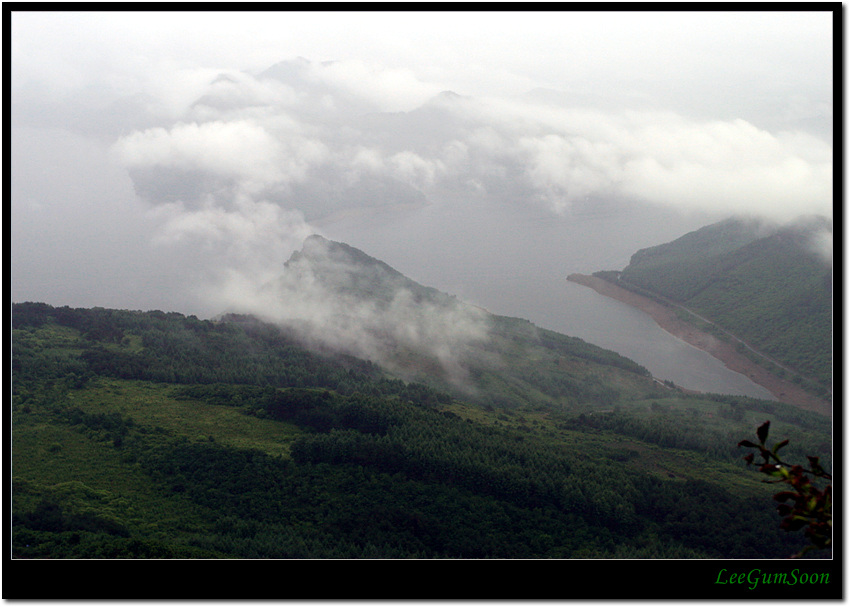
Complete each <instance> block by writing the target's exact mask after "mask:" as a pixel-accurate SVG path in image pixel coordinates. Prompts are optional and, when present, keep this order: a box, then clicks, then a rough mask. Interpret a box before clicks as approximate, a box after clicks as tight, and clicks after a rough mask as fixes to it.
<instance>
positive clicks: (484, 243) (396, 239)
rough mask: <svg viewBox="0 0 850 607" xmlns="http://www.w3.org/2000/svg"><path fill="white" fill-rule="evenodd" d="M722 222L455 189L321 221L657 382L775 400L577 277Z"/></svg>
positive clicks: (427, 281)
mask: <svg viewBox="0 0 850 607" xmlns="http://www.w3.org/2000/svg"><path fill="white" fill-rule="evenodd" d="M719 219H722V217H719V216H714V215H712V214H710V213H700V214H696V213H691V214H685V213H680V212H678V211H676V210H674V209H670V208H664V207H650V206H646V205H639V204H619V205H617V204H607V205H604V204H603V205H598V206H597V207H586V208H585V209H583V210H573V211H570V212H566V213H563V214H555V213H552V212H551V211H550V210H549V209H546V208H545V207H543V206H540V205H535V204H528V203H506V202H504V201H503V202H501V203H499V204H494V203H493V201H492V200H487V199H485V198H475V197H470V198H464V199H459V198H451V197H448V196H447V197H445V198H443V199H441V200H439V201H437V202H432V203H431V204H428V205H423V206H420V207H415V208H411V207H409V206H408V207H394V206H384V207H378V208H374V209H367V210H363V209H361V210H360V211H359V212H357V213H348V214H343V215H340V216H337V217H331V218H325V219H324V220H322V221H318V222H315V221H314V222H313V223H314V225H317V226H318V227H319V228H320V229H321V231H322V233H323V235H325V236H326V237H328V238H330V239H332V240H339V241H342V242H346V243H348V244H350V245H352V246H354V247H357V248H359V249H361V250H363V251H364V252H366V253H367V254H369V255H371V256H373V257H377V258H378V259H381V260H382V261H384V262H386V263H388V264H389V265H390V266H392V267H393V268H395V269H396V270H398V271H400V272H402V273H404V274H405V275H407V276H408V277H410V278H412V279H413V280H416V281H417V282H420V283H421V284H424V285H427V286H432V287H435V288H437V289H440V290H442V291H445V292H448V293H451V294H454V295H456V296H457V297H459V298H460V299H462V300H464V301H468V302H470V303H473V304H476V305H479V306H481V307H483V308H485V309H487V310H489V311H490V312H492V313H494V314H500V315H505V316H516V317H519V318H524V319H526V320H530V321H531V322H533V323H534V324H536V325H538V326H540V327H543V328H547V329H551V330H554V331H558V332H559V333H563V334H565V335H570V336H573V337H578V338H581V339H583V340H585V341H587V342H589V343H593V344H595V345H598V346H601V347H603V348H607V349H610V350H613V351H615V352H618V353H620V354H622V355H623V356H626V357H628V358H630V359H632V360H634V361H636V362H637V363H639V364H641V365H643V366H644V367H646V368H647V369H648V370H649V371H650V372H651V373H652V375H653V376H654V377H656V378H658V379H661V380H667V381H672V382H673V383H675V384H676V385H678V386H681V387H683V388H687V389H690V390H696V391H699V392H714V393H721V394H734V395H743V396H753V397H757V398H767V399H773V397H772V395H771V394H770V393H769V392H768V391H767V390H766V389H765V388H763V387H761V386H759V385H757V384H755V383H753V382H752V381H751V380H750V379H749V378H747V377H746V376H744V375H742V374H740V373H737V372H734V371H732V370H730V369H728V368H727V367H726V366H725V365H724V364H723V363H722V362H721V361H719V360H718V359H716V358H714V357H712V356H711V355H709V354H707V353H706V352H703V351H702V350H699V349H698V348H695V347H694V346H691V345H690V344H688V343H686V342H684V341H682V340H680V339H678V338H676V337H674V336H673V335H671V334H670V333H667V332H666V331H664V330H663V329H661V327H659V326H658V325H657V324H656V323H655V321H654V320H653V319H652V318H651V317H650V316H649V315H647V314H646V313H644V312H642V311H640V310H637V309H635V308H632V307H631V306H628V305H626V304H624V303H621V302H619V301H616V300H613V299H610V298H607V297H605V296H602V295H599V294H598V293H596V292H595V291H593V290H592V289H589V288H587V287H583V286H581V285H577V284H574V283H570V282H567V280H566V277H567V276H568V275H569V274H571V273H574V272H575V273H584V274H591V273H593V272H595V271H598V270H617V269H622V268H624V267H625V266H626V265H627V264H628V262H629V259H630V257H631V255H632V254H633V253H635V252H636V251H637V250H638V249H641V248H644V247H648V246H653V245H656V244H660V243H664V242H669V241H671V240H673V239H675V238H678V237H679V236H681V235H683V234H685V233H687V232H690V231H693V230H695V229H698V228H700V227H703V226H704V225H708V224H709V223H713V222H714V221H718V220H719Z"/></svg>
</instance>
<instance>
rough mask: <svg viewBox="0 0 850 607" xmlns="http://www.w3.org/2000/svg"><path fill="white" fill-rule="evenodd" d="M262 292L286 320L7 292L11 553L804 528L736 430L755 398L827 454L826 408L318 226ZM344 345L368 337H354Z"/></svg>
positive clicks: (374, 545)
mask: <svg viewBox="0 0 850 607" xmlns="http://www.w3.org/2000/svg"><path fill="white" fill-rule="evenodd" d="M298 286H300V287H301V288H302V290H303V291H304V292H302V293H299V291H298V288H297V287H298ZM268 290H269V294H270V297H269V299H268V300H267V301H269V302H272V301H277V300H280V301H281V302H282V303H281V308H280V309H278V310H277V312H278V313H282V312H289V313H292V314H291V315H290V316H288V317H286V320H284V317H283V316H278V317H277V318H276V320H275V321H274V322H269V321H268V320H267V319H260V318H257V317H256V316H254V315H247V314H241V315H240V314H234V313H231V314H227V315H224V316H223V317H222V318H220V319H217V320H200V319H198V318H195V317H192V316H188V317H187V316H183V315H181V314H177V313H173V312H170V313H165V312H162V311H156V310H155V311H147V312H142V311H130V310H111V309H104V308H92V309H80V308H69V307H67V306H63V307H53V306H50V305H47V304H43V303H34V302H25V303H17V304H13V307H12V365H11V366H12V377H13V382H12V399H11V412H10V416H11V422H12V426H11V427H12V439H13V440H12V443H11V445H12V451H11V455H12V457H11V461H12V475H11V477H12V517H11V524H12V533H11V538H12V553H13V556H14V557H16V558H17V559H32V558H38V559H43V558H51V559H56V558H87V559H92V558H95V559H114V558H145V559H157V558H180V559H185V558H194V559H199V558H200V559H218V558H236V559H254V558H269V559H270V558H287V559H329V558H336V559H340V558H345V559H355V558H356V559H363V558H383V559H407V558H428V559H483V558H497V559H530V558H535V559H536V558H582V559H631V558H676V559H705V558H752V559H756V558H757V559H764V558H781V557H784V556H788V555H790V554H793V553H794V552H796V551H798V550H799V549H800V548H801V547H802V546H803V545H804V544H805V540H804V538H802V537H800V536H799V535H797V534H789V533H786V532H784V531H782V530H781V529H779V526H778V522H779V519H778V517H777V515H776V513H775V511H774V505H773V504H774V502H773V500H772V499H771V493H772V490H771V488H770V487H769V486H766V485H765V484H764V483H762V482H760V478H757V477H758V476H759V475H758V474H757V473H756V472H754V471H752V470H749V469H747V468H746V467H745V466H744V463H743V461H742V459H741V458H742V455H743V454H742V452H741V451H740V450H739V449H738V447H737V444H738V442H739V441H740V440H741V439H742V438H747V437H749V436H751V435H752V433H753V428H755V427H756V426H757V425H758V424H760V423H762V422H763V421H764V420H766V419H767V420H770V421H771V423H772V432H773V434H774V436H782V435H784V436H790V437H791V438H792V441H791V444H789V446H788V447H787V457H789V458H796V459H800V458H803V457H804V456H805V455H806V454H811V453H818V454H822V455H823V458H822V460H821V462H822V464H823V465H824V466H825V467H829V466H830V465H831V460H830V457H829V452H830V440H831V438H830V437H831V423H830V420H829V419H828V418H826V417H824V416H820V415H817V414H814V413H811V412H806V411H801V410H799V409H797V408H794V407H790V406H787V405H783V404H781V403H777V402H772V401H761V400H756V399H749V398H743V397H731V396H722V395H689V394H686V393H683V392H681V391H679V390H676V389H675V388H674V387H673V386H669V385H663V384H662V383H660V382H657V381H654V380H653V379H652V378H651V377H649V376H648V375H647V374H646V372H645V371H643V370H642V369H641V368H640V367H639V366H638V365H636V364H635V363H633V362H632V361H629V360H627V359H624V358H623V357H621V356H619V355H617V354H615V353H612V352H608V351H606V350H603V349H601V348H597V347H595V346H592V345H590V344H586V343H585V342H583V341H581V340H578V339H576V338H571V337H568V336H564V335H560V334H557V333H554V332H552V331H548V330H545V329H543V328H540V327H536V326H535V325H533V324H532V323H530V322H528V321H526V320H523V319H517V318H507V317H500V316H496V315H492V314H489V313H487V312H486V311H484V310H481V309H479V308H476V307H474V306H470V305H469V304H466V303H464V302H461V301H459V300H457V299H456V298H453V297H452V296H450V295H446V294H444V293H441V292H439V291H437V290H435V289H431V288H429V287H425V286H422V285H420V284H418V283H416V282H415V281H412V280H411V279H409V278H407V277H405V276H404V275H403V274H401V273H399V272H397V271H396V270H394V269H393V268H391V267H390V266H388V265H387V264H385V263H383V262H381V261H380V260H377V259H375V258H372V257H370V256H368V255H367V254H365V253H363V252H362V251H359V250H357V249H355V248H353V247H350V246H348V245H345V244H343V243H334V242H331V241H328V240H326V239H324V238H321V237H311V238H308V239H307V241H306V242H305V243H304V247H303V248H302V249H301V251H299V252H297V253H296V254H293V256H292V257H291V258H290V259H289V260H288V261H287V262H286V264H285V265H284V268H283V272H282V275H281V277H280V279H279V280H277V281H274V282H272V283H270V284H269V285H268ZM271 295H275V296H276V297H277V298H278V299H275V298H273V297H271ZM299 297H300V299H299ZM322 298H327V299H322ZM323 305H325V306H326V307H324V308H322V306H323ZM320 308H321V309H320ZM308 310H310V311H311V312H312V316H310V315H309V314H308V313H307V311H308ZM296 312H297V313H300V316H299V315H298V314H295V313H296ZM323 314H327V316H325V317H324V319H325V320H326V321H327V322H329V323H335V324H333V328H334V331H330V332H324V333H322V332H320V331H319V327H320V322H319V321H320V320H321V319H322V318H323V317H322V315H323ZM336 315H341V318H338V317H337V316H336ZM447 319H448V321H450V320H452V319H462V320H464V321H470V319H472V320H474V323H473V326H474V328H475V331H467V332H466V333H464V331H462V330H459V328H458V330H456V331H455V332H454V336H452V334H451V333H452V332H451V331H448V330H447V329H451V328H452V327H453V325H452V324H451V322H448V321H447ZM308 320H309V322H308ZM358 320H359V321H362V326H360V327H359V328H358V330H357V331H355V328H356V327H355V322H356V321H358ZM400 321H403V322H400ZM397 322H400V324H399V325H398V326H393V325H394V323H397ZM341 329H348V331H349V333H348V334H346V335H342V336H340V335H336V336H335V335H334V333H335V331H337V330H341ZM458 334H459V335H458ZM335 337H341V339H334V338H335ZM355 338H356V339H355ZM369 338H371V340H369ZM443 339H449V340H450V341H449V342H448V343H449V344H450V346H451V347H446V346H445V344H444V343H442V342H441V340H443ZM452 339H453V340H454V341H451V340H452ZM364 342H365V343H366V345H368V346H369V347H370V348H376V349H375V350H374V352H375V353H376V354H379V355H381V358H380V359H365V358H362V357H359V356H357V355H355V354H354V353H353V352H356V349H355V347H363V343H364ZM384 361H386V362H387V363H388V366H384V364H383V363H384Z"/></svg>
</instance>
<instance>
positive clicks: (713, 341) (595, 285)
mask: <svg viewBox="0 0 850 607" xmlns="http://www.w3.org/2000/svg"><path fill="white" fill-rule="evenodd" d="M567 280H569V281H571V282H574V283H577V284H580V285H583V286H586V287H590V288H591V289H593V290H594V291H596V292H597V293H599V294H600V295H605V296H606V297H611V298H612V299H616V300H617V301H621V302H623V303H625V304H628V305H630V306H634V307H635V308H638V309H640V310H643V311H644V312H646V313H647V314H649V315H650V316H651V317H652V318H653V320H655V322H656V323H658V326H660V327H661V328H662V329H664V330H665V331H667V332H668V333H670V334H671V335H674V336H675V337H677V338H679V339H681V340H683V341H685V342H687V343H689V344H691V345H693V346H695V347H697V348H699V349H700V350H703V351H705V352H708V353H709V354H711V355H712V356H713V357H715V358H717V359H718V360H720V361H721V362H723V364H725V365H726V366H727V367H728V368H729V369H731V370H733V371H736V372H738V373H741V374H743V375H746V376H747V377H749V378H750V380H752V381H753V382H754V383H756V384H758V385H760V386H763V387H764V388H766V389H767V390H768V391H769V392H770V393H771V394H773V396H774V397H775V398H776V400H778V401H780V402H783V403H788V404H790V405H795V406H798V407H800V408H803V409H809V410H811V411H817V412H818V413H822V414H824V415H829V416H832V404H831V403H829V402H827V401H824V400H822V399H819V398H817V397H816V396H813V395H811V394H809V393H808V392H806V391H804V390H803V389H802V388H800V387H799V386H797V385H796V384H794V383H792V382H790V381H787V380H784V379H782V378H781V377H777V376H776V375H774V374H772V373H770V372H769V371H767V370H766V369H764V368H763V367H761V366H759V365H757V364H756V363H755V362H753V361H752V360H750V359H749V358H747V357H746V356H744V355H743V354H741V353H739V352H738V351H737V350H736V349H735V346H734V345H732V344H730V343H728V342H725V341H722V340H720V339H717V338H716V337H715V336H713V335H711V334H709V333H706V332H704V331H700V330H699V329H697V328H696V327H694V326H693V325H691V324H690V323H688V322H685V321H684V320H682V319H680V318H679V317H678V316H677V315H676V312H675V310H673V309H672V308H670V307H668V306H666V305H664V304H662V303H659V302H657V301H655V300H652V299H650V298H648V297H644V296H643V295H639V294H637V293H634V292H632V291H629V290H628V289H624V288H622V287H619V286H617V285H615V284H613V283H611V282H608V281H607V280H603V279H602V278H597V277H596V276H588V275H585V274H571V275H570V276H568V277H567Z"/></svg>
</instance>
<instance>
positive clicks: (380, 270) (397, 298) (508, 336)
mask: <svg viewBox="0 0 850 607" xmlns="http://www.w3.org/2000/svg"><path fill="white" fill-rule="evenodd" d="M266 294H267V296H268V300H272V301H275V302H278V304H279V305H278V309H277V310H276V311H275V313H274V314H271V315H266V316H265V317H264V319H265V320H269V321H272V322H275V323H277V324H279V325H281V326H285V327H287V328H288V329H289V330H290V331H292V332H293V333H294V334H296V335H298V336H299V337H300V338H301V339H302V340H304V342H305V343H307V344H308V345H309V346H310V347H312V348H314V349H318V350H321V351H324V352H341V353H345V354H348V355H352V356H357V357H360V358H365V359H368V360H371V361H373V362H376V363H378V364H380V365H381V366H383V367H385V368H386V369H388V370H390V371H391V372H393V373H395V374H396V375H398V376H399V377H401V378H403V379H406V380H414V381H419V382H423V383H426V384H429V385H432V386H435V387H437V388H439V389H442V390H449V391H453V392H455V393H456V394H462V395H463V396H464V397H467V398H470V397H472V398H475V399H477V400H479V401H481V402H496V403H501V404H503V405H508V406H515V405H519V404H528V403H530V402H532V401H534V400H535V399H538V398H542V399H543V400H544V401H546V402H548V403H549V404H562V405H563V404H567V403H571V402H576V401H577V400H580V399H581V398H583V396H582V395H584V396H587V395H590V394H596V395H597V396H600V395H602V394H603V393H604V394H605V395H606V396H605V397H604V400H606V401H609V402H613V400H615V399H616V397H617V395H618V394H619V392H618V390H616V389H612V387H611V386H608V385H606V383H605V382H601V381H600V378H601V377H603V376H604V377H609V378H613V377H614V376H616V377H617V380H616V381H615V382H614V384H616V385H618V386H620V387H621V388H624V389H626V390H628V391H635V392H640V393H649V392H652V391H653V390H654V388H653V385H652V381H651V379H650V378H649V373H648V371H647V370H646V369H644V368H643V367H641V366H640V365H638V364H637V363H635V362H633V361H631V360H629V359H627V358H625V357H623V356H620V355H619V354H617V353H615V352H612V351H608V350H604V349H602V348H599V347H597V346H594V345H592V344H588V343H586V342H584V341H582V340H581V339H578V338H574V337H568V336H565V335H560V334H558V333H555V332H553V331H549V330H546V329H543V328H540V327H537V326H535V325H533V324H532V323H530V322H529V321H527V320H523V319H518V318H509V317H503V316H498V315H494V314H491V313H489V312H488V311H486V310H484V309H482V308H480V307H478V306H474V305H471V304H469V303H467V302H464V301H461V300H459V299H458V298H457V297H454V296H452V295H449V294H447V293H443V292H441V291H439V290H437V289H434V288H431V287H427V286H423V285H421V284H419V283H417V282H416V281H414V280H411V279H410V278H408V277H406V276H404V275H403V274H402V273H400V272H398V271H397V270H395V269H393V268H392V267H390V266H389V265H387V264H386V263H384V262H382V261H380V260H378V259H375V258H374V257H371V256H369V255H367V254H366V253H364V252H363V251H360V250H359V249H356V248H354V247H351V246H349V245H347V244H345V243H340V242H333V241H330V240H327V239H325V238H324V237H322V236H318V235H313V236H310V237H309V238H307V239H306V240H305V242H304V244H303V247H302V249H301V250H300V251H296V252H295V253H293V254H292V256H291V257H290V259H289V260H288V261H287V262H286V263H285V264H284V268H283V272H282V274H281V276H280V277H279V278H278V279H277V280H275V281H273V282H272V283H270V284H269V285H268V286H267V287H266ZM259 315H260V316H262V314H259ZM541 361H545V363H542V362H541Z"/></svg>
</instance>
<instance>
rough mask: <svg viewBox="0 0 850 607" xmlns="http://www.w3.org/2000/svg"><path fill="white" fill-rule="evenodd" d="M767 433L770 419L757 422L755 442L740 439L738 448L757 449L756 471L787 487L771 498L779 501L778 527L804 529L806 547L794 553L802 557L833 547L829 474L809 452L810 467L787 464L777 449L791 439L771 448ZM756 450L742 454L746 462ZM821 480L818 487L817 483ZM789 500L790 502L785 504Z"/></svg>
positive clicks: (830, 477)
mask: <svg viewBox="0 0 850 607" xmlns="http://www.w3.org/2000/svg"><path fill="white" fill-rule="evenodd" d="M769 432H770V422H769V421H767V422H765V423H763V424H762V425H760V426H759V427H758V429H757V430H756V436H757V437H758V441H759V442H758V444H756V443H753V442H752V441H749V440H742V441H741V442H739V443H738V446H739V447H747V448H751V449H755V450H756V451H758V453H759V456H760V457H761V459H762V461H761V466H760V467H759V472H761V473H763V474H766V475H767V476H768V477H770V478H771V479H772V480H770V481H766V482H771V483H785V484H787V485H788V486H789V487H790V489H789V490H787V491H780V492H779V493H777V494H776V495H774V499H775V500H776V501H778V502H780V504H779V506H777V511H778V512H779V514H780V515H781V516H783V517H784V518H783V520H782V524H781V525H780V527H781V528H782V529H784V530H785V531H799V530H800V529H803V528H805V535H806V537H807V538H808V539H809V541H810V542H811V544H810V545H809V546H807V547H806V548H804V549H803V550H802V551H800V552H799V553H798V554H797V555H796V556H797V557H801V556H803V555H804V554H806V553H807V552H808V551H809V550H814V549H820V550H823V549H827V548H830V547H831V546H832V482H831V481H832V475H830V474H829V473H828V472H826V470H824V468H823V466H822V465H821V463H820V458H819V457H817V456H812V455H809V456H807V458H806V459H808V462H809V467H808V469H807V468H804V467H803V466H801V465H800V464H790V463H788V462H787V461H785V459H784V457H780V455H779V452H780V451H781V450H782V449H784V448H785V447H787V446H788V443H789V442H790V441H789V440H788V439H784V440H782V441H779V442H778V443H776V444H774V445H773V447H772V448H768V446H767V445H766V443H767V437H768V434H769ZM754 459H755V453H749V454H747V455H746V456H745V460H746V461H747V463H748V464H752V463H753V462H754ZM818 481H821V483H820V484H821V485H823V484H824V483H829V484H826V485H825V486H823V487H822V488H821V487H818V485H817V482H818ZM788 502H790V504H789V503H788Z"/></svg>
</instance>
